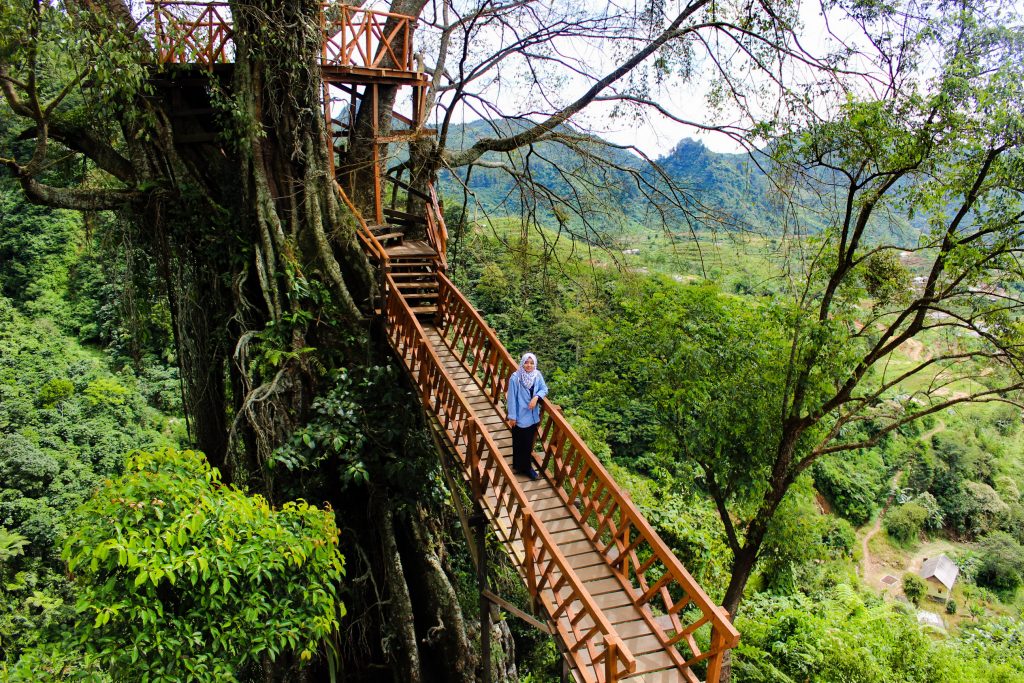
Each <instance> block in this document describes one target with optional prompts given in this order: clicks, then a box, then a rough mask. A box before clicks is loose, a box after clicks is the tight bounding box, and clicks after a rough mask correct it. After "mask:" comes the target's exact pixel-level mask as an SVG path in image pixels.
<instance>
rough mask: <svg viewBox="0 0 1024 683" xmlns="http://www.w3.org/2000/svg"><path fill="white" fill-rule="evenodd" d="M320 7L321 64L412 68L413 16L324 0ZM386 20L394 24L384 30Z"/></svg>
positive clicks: (406, 69) (408, 69) (399, 68)
mask: <svg viewBox="0 0 1024 683" xmlns="http://www.w3.org/2000/svg"><path fill="white" fill-rule="evenodd" d="M320 9H321V12H320V13H321V17H323V18H322V20H321V27H322V35H323V40H322V41H321V42H322V43H323V50H322V52H321V62H322V63H323V64H324V65H325V66H342V67H347V66H358V67H366V68H390V69H397V70H400V71H414V66H413V54H412V32H413V27H414V26H415V19H414V18H413V17H410V16H407V15H404V14H395V13H393V12H382V11H378V10H372V9H363V8H360V7H352V6H351V5H337V4H332V3H326V2H325V3H322V4H321V6H320ZM389 21H394V25H393V26H392V28H391V31H390V32H387V23H388V22H389ZM339 37H340V38H339Z"/></svg>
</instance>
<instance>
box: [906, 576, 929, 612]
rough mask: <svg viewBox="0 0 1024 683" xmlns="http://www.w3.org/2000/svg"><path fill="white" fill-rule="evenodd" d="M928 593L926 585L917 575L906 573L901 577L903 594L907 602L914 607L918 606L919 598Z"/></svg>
mask: <svg viewBox="0 0 1024 683" xmlns="http://www.w3.org/2000/svg"><path fill="white" fill-rule="evenodd" d="M927 592H928V585H927V584H926V583H925V582H924V579H922V578H921V577H920V576H918V575H917V574H913V573H910V572H908V573H906V574H904V575H903V594H904V595H906V596H907V600H910V602H912V603H914V604H915V605H917V604H920V602H921V598H923V597H924V595H925V593H927Z"/></svg>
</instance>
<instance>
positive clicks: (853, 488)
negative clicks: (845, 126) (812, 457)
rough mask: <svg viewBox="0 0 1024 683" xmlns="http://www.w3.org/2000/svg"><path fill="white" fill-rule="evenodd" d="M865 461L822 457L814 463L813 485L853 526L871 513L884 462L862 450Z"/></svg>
mask: <svg viewBox="0 0 1024 683" xmlns="http://www.w3.org/2000/svg"><path fill="white" fill-rule="evenodd" d="M864 457H865V458H867V459H868V462H863V461H857V462H853V461H851V460H848V459H844V458H824V459H822V460H819V461H818V462H816V463H815V464H814V467H813V468H812V471H813V474H814V485H815V487H816V488H817V489H818V490H819V491H821V493H822V494H823V495H824V496H825V497H826V498H828V501H829V503H831V504H832V507H833V508H834V510H835V511H836V512H837V513H838V514H840V515H842V516H843V517H844V518H846V519H848V520H850V522H851V523H852V524H853V525H854V526H861V525H863V524H866V523H867V522H868V520H870V519H871V516H872V515H873V514H874V512H875V500H876V499H877V498H878V496H879V493H880V492H881V488H882V486H883V480H882V476H881V475H882V474H883V473H884V464H883V463H882V459H881V458H880V457H879V456H878V454H877V453H875V452H873V451H868V452H866V453H865V456H864Z"/></svg>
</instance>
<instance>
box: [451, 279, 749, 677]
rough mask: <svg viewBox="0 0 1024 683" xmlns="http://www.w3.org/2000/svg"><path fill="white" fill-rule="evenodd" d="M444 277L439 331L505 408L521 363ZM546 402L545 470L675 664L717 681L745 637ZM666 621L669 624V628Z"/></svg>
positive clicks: (541, 436)
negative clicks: (694, 612) (701, 631)
mask: <svg viewBox="0 0 1024 683" xmlns="http://www.w3.org/2000/svg"><path fill="white" fill-rule="evenodd" d="M438 282H439V297H438V307H439V310H438V315H439V318H440V321H441V325H440V328H439V329H440V331H441V333H442V335H443V336H444V339H445V342H446V343H447V344H448V345H449V347H450V348H451V349H452V351H453V352H454V353H455V354H456V355H457V356H459V357H460V359H461V360H462V361H463V363H465V365H466V367H467V368H469V369H470V374H472V375H473V376H474V378H475V379H476V381H477V383H478V384H479V385H480V388H481V389H482V391H483V392H484V394H485V395H487V396H488V397H489V399H490V401H491V403H492V404H493V405H494V406H495V407H496V408H497V409H498V410H499V412H504V407H503V405H502V403H503V401H502V399H503V397H504V395H505V392H506V391H507V389H508V378H509V377H510V376H511V374H512V373H513V372H514V371H515V370H516V368H517V364H516V363H515V361H514V360H513V358H512V356H511V355H510V354H509V352H508V350H507V349H505V347H504V346H503V345H502V344H501V342H500V341H499V340H498V337H497V334H495V332H494V330H492V329H491V328H490V326H488V325H487V323H486V322H485V321H484V320H483V318H482V317H481V316H480V314H479V313H478V312H477V310H476V309H475V308H474V307H473V306H472V305H471V304H470V303H469V301H468V300H467V299H466V298H465V296H463V294H462V293H461V292H460V291H459V290H458V289H457V288H456V287H455V286H454V285H453V284H452V283H451V281H450V280H449V279H448V278H447V277H446V276H445V275H444V274H441V273H439V274H438ZM541 405H542V407H543V409H542V415H541V425H540V429H539V435H538V443H539V444H540V446H541V448H542V450H543V452H544V462H543V464H542V467H543V468H544V469H545V470H546V471H547V472H548V473H549V476H550V477H551V478H552V481H553V482H554V483H555V484H556V486H557V488H558V491H559V494H560V495H561V496H562V499H563V500H564V501H565V502H566V503H568V504H569V509H570V511H572V512H573V514H574V515H575V516H576V517H577V519H578V520H579V521H580V522H581V523H582V527H583V529H584V531H585V532H586V533H587V534H588V536H589V537H590V539H591V540H592V541H593V542H594V543H595V545H596V546H597V547H598V549H599V550H601V552H602V553H603V554H604V555H605V558H606V559H607V560H608V562H609V564H610V565H611V566H612V567H613V569H614V570H615V572H616V574H617V576H618V578H619V580H620V581H621V582H622V583H623V586H624V588H626V589H627V592H628V593H629V595H630V596H631V598H632V599H633V601H634V604H635V605H636V606H637V607H638V608H640V611H641V613H642V614H644V617H645V619H647V621H648V622H649V623H650V625H651V627H652V628H653V630H654V631H655V632H656V633H657V634H658V637H659V638H660V639H661V641H662V644H663V645H664V646H665V647H666V648H667V650H668V651H669V652H670V654H671V655H672V656H673V659H674V661H675V662H676V665H677V666H678V667H679V668H680V669H681V670H687V669H688V668H689V667H690V666H692V665H694V664H696V663H697V662H700V661H703V660H708V678H709V680H711V677H712V675H714V676H715V679H716V680H717V672H718V671H720V669H721V665H722V658H723V657H724V654H725V652H726V651H727V650H729V649H731V648H733V647H735V646H736V644H737V643H738V642H739V632H738V631H737V630H736V628H735V627H734V626H733V624H732V622H731V621H730V619H729V616H728V614H727V613H726V612H725V610H724V609H722V608H721V607H719V606H718V605H716V604H714V602H712V601H711V599H710V598H709V597H708V595H707V594H706V593H705V592H704V590H703V589H702V588H701V587H700V585H699V584H698V583H697V582H696V581H695V580H694V579H693V577H692V576H691V575H690V573H689V572H688V571H687V570H686V568H685V567H684V566H683V565H682V563H681V562H680V561H679V558H677V557H676V556H675V554H674V553H673V552H672V551H671V550H670V549H669V547H668V546H667V545H666V544H665V542H664V541H663V540H662V539H661V537H660V536H658V534H657V533H656V532H655V531H654V529H653V528H652V527H651V525H650V523H649V522H648V521H647V519H646V518H645V517H644V516H643V515H642V514H641V513H640V511H639V510H638V509H637V508H636V506H635V505H634V503H633V501H632V500H631V499H630V498H629V497H628V496H627V495H626V494H625V493H624V492H622V490H621V489H620V488H619V487H618V486H617V485H616V484H615V482H614V481H613V480H612V478H611V476H610V475H609V474H608V471H607V470H606V469H605V468H604V466H603V465H602V464H601V462H600V461H599V460H598V459H597V457H596V456H595V455H594V454H593V452H591V450H590V449H589V448H588V447H587V445H586V444H585V443H584V441H583V439H581V438H580V436H579V435H578V434H577V433H576V431H575V430H574V429H573V428H572V426H571V425H570V424H569V423H568V422H567V421H566V420H565V418H564V417H563V416H562V414H561V413H560V412H559V411H558V410H557V409H556V408H555V407H554V406H553V405H552V404H551V403H550V402H549V401H547V400H546V399H545V400H542V401H541ZM689 605H693V606H694V607H696V608H697V609H699V610H700V612H701V617H700V618H699V619H696V620H694V622H693V623H694V624H697V625H696V626H693V624H689V625H684V624H683V622H682V621H681V619H680V613H681V612H683V611H684V610H685V609H686V608H687V607H688V606H689ZM659 616H660V617H661V618H658V617H659ZM666 618H667V620H668V621H669V622H670V625H663V623H662V622H663V621H664V620H665V619H666ZM698 622H699V623H698ZM705 624H710V627H711V638H710V646H709V647H708V649H707V650H706V651H703V652H702V651H701V650H700V649H699V647H698V645H697V643H696V641H695V639H694V637H693V632H694V631H696V630H697V629H698V628H700V627H701V626H703V625H705ZM680 643H685V644H686V647H687V649H688V650H689V653H687V654H684V653H683V652H681V651H680V650H679V649H678V648H679V645H680Z"/></svg>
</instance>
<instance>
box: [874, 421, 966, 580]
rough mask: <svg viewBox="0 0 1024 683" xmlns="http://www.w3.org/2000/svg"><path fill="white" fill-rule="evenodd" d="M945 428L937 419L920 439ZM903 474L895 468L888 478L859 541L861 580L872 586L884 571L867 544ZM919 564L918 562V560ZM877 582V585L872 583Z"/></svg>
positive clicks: (894, 493)
mask: <svg viewBox="0 0 1024 683" xmlns="http://www.w3.org/2000/svg"><path fill="white" fill-rule="evenodd" d="M945 429H946V423H945V422H944V421H942V420H939V421H938V422H937V423H936V424H935V426H934V427H932V428H931V429H929V430H928V431H927V432H925V433H924V434H922V435H921V440H922V441H930V440H931V439H932V437H933V436H935V435H936V434H938V433H939V432H941V431H944V430H945ZM902 474H903V468H900V469H898V470H896V473H895V474H893V475H892V479H890V480H889V497H888V498H886V499H885V505H883V506H882V509H881V510H880V511H879V512H878V516H877V517H875V523H874V524H872V525H871V528H870V529H869V530H868V532H867V533H866V534H865V535H864V538H863V539H861V542H860V552H861V555H860V558H861V559H860V575H861V580H862V581H864V582H865V583H866V584H868V585H870V586H872V587H873V588H880V587H881V585H880V579H881V577H882V575H883V574H884V573H885V571H884V568H883V567H882V563H880V562H872V560H871V551H870V549H869V545H870V544H871V539H873V538H874V537H875V536H877V535H878V532H879V531H881V530H882V520H883V518H884V517H885V513H886V512H888V511H889V506H890V505H892V501H893V498H894V497H895V496H896V483H897V482H898V481H899V480H900V476H901V475H902ZM918 566H920V562H918ZM875 583H879V585H874V584H875Z"/></svg>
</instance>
